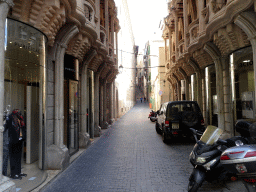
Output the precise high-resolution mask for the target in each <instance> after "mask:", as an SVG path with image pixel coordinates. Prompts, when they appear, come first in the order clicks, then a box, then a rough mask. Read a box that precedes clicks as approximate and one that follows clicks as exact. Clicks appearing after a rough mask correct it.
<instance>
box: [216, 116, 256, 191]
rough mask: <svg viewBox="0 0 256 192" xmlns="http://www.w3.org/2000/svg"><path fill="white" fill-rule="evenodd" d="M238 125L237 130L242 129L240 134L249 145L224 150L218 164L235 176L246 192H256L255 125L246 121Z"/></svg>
mask: <svg viewBox="0 0 256 192" xmlns="http://www.w3.org/2000/svg"><path fill="white" fill-rule="evenodd" d="M238 123H239V124H240V126H239V127H238V126H237V128H240V129H242V130H243V132H242V133H243V134H244V135H246V136H248V139H249V143H250V144H251V145H242V146H235V147H231V148H228V149H226V150H225V151H224V152H223V153H222V154H221V157H220V163H221V164H222V166H223V167H224V168H225V169H226V170H228V171H230V172H232V173H234V174H236V176H237V177H238V178H239V179H241V180H242V181H243V184H244V186H245V188H246V189H247V191H248V192H250V191H256V188H255V183H256V145H255V143H256V142H255V141H256V123H255V122H248V120H247V121H242V120H241V121H239V122H238ZM238 123H237V124H238ZM241 125H242V126H241ZM236 130H237V129H236Z"/></svg>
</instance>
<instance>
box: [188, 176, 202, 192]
mask: <svg viewBox="0 0 256 192" xmlns="http://www.w3.org/2000/svg"><path fill="white" fill-rule="evenodd" d="M199 187H200V185H199V184H198V183H197V182H196V181H195V180H194V179H193V178H192V179H190V180H189V183H188V192H197V190H198V189H199Z"/></svg>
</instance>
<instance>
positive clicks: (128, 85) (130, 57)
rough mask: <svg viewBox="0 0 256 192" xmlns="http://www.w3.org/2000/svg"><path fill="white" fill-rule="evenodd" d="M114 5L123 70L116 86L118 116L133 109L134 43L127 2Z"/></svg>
mask: <svg viewBox="0 0 256 192" xmlns="http://www.w3.org/2000/svg"><path fill="white" fill-rule="evenodd" d="M116 4H117V7H118V18H119V21H120V27H121V29H120V31H119V33H118V58H119V59H118V65H119V67H120V66H122V68H123V69H120V70H119V72H120V73H119V75H118V76H117V78H116V86H117V88H118V106H119V113H118V114H119V115H123V114H125V113H126V112H127V111H128V110H130V109H131V107H133V105H134V104H135V100H136V98H135V85H136V77H135V75H136V68H135V67H136V61H135V42H134V36H133V31H132V25H131V21H130V13H129V9H128V4H127V1H126V0H117V1H116Z"/></svg>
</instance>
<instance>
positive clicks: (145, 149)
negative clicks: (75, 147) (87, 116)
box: [43, 103, 245, 192]
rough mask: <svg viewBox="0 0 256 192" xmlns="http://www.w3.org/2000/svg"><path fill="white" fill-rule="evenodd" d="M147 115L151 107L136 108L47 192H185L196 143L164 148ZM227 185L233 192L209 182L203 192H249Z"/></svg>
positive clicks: (145, 104)
mask: <svg viewBox="0 0 256 192" xmlns="http://www.w3.org/2000/svg"><path fill="white" fill-rule="evenodd" d="M149 112H150V109H149V107H148V103H137V104H136V105H135V107H133V108H132V109H131V110H130V111H129V112H128V113H127V114H125V115H124V116H123V117H122V118H120V119H119V120H118V121H116V122H115V123H114V125H113V126H112V127H111V128H109V129H108V130H107V131H106V132H105V133H104V134H103V135H102V136H101V138H100V139H99V140H98V141H97V142H95V143H94V144H92V145H91V146H90V147H89V148H88V149H87V150H86V152H84V153H83V154H82V155H81V156H80V157H79V158H78V159H77V160H75V161H74V162H73V163H72V164H71V165H70V166H69V167H68V168H67V169H66V170H65V171H64V172H62V173H61V174H60V175H58V176H57V177H56V179H54V180H53V181H52V182H50V183H49V184H48V185H47V186H46V188H45V189H44V190H43V191H46V192H51V191H53V192H56V191H57V192H66V191H68V192H69V191H71V192H78V191H79V192H87V191H88V192H126V191H127V192H155V191H161V192H172V191H174V192H183V191H187V190H186V189H187V184H188V178H189V175H190V173H191V172H192V169H193V167H192V165H191V164H190V163H189V159H188V156H189V154H190V152H191V150H192V148H193V145H194V143H189V142H183V141H177V143H174V144H170V145H166V144H164V143H163V142H162V138H161V136H160V135H158V134H157V133H156V131H155V124H154V123H152V122H150V120H149V119H148V118H147V117H148V114H149ZM227 185H228V186H229V187H230V188H231V190H227V189H226V188H224V187H223V186H220V185H216V184H215V185H213V184H208V183H207V182H205V183H204V184H203V186H202V188H201V189H200V190H199V191H214V192H215V191H216V192H222V191H223V192H224V191H232V192H236V191H237V192H238V191H239V192H241V191H245V188H244V187H243V186H242V185H241V183H239V182H232V183H228V184H227Z"/></svg>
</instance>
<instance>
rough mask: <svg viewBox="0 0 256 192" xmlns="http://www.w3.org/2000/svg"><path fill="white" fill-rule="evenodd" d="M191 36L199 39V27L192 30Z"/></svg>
mask: <svg viewBox="0 0 256 192" xmlns="http://www.w3.org/2000/svg"><path fill="white" fill-rule="evenodd" d="M191 36H192V38H193V39H195V38H197V37H198V27H194V28H193V29H192V30H191Z"/></svg>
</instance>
